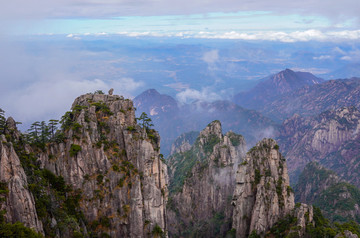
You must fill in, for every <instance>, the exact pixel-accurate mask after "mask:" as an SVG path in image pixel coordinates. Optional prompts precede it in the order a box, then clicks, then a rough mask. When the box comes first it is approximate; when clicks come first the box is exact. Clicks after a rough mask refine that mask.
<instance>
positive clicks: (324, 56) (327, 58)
mask: <svg viewBox="0 0 360 238" xmlns="http://www.w3.org/2000/svg"><path fill="white" fill-rule="evenodd" d="M333 58H334V57H333V56H331V55H320V56H315V57H313V59H314V60H329V59H333Z"/></svg>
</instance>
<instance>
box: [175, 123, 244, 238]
mask: <svg viewBox="0 0 360 238" xmlns="http://www.w3.org/2000/svg"><path fill="white" fill-rule="evenodd" d="M245 147H246V146H245V141H244V139H243V137H242V136H240V135H237V134H235V133H233V132H228V133H226V134H225V135H223V134H222V129H221V124H220V122H219V121H214V122H212V123H210V124H209V125H208V126H207V127H206V128H205V129H204V130H203V131H201V132H200V135H199V137H198V138H197V139H196V141H195V143H194V145H193V146H192V147H191V149H190V150H188V151H185V152H181V153H176V154H174V155H173V156H171V157H170V158H169V163H168V164H169V174H170V178H171V179H170V187H169V190H170V198H169V202H168V221H169V222H168V227H169V234H170V235H173V236H181V237H224V236H225V234H226V232H227V231H229V230H230V229H231V219H232V206H231V198H232V194H233V191H234V187H235V169H236V167H237V164H239V163H240V162H241V160H242V158H243V156H244V153H245Z"/></svg>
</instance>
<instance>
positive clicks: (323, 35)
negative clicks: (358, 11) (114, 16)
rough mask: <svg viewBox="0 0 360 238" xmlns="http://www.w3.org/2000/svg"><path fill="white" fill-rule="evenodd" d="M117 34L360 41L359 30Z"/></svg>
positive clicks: (266, 39)
mask: <svg viewBox="0 0 360 238" xmlns="http://www.w3.org/2000/svg"><path fill="white" fill-rule="evenodd" d="M118 34H120V35H124V36H129V37H144V36H151V37H182V38H200V39H229V40H263V41H280V42H306V41H321V42H325V41H353V40H359V39H360V30H343V31H324V32H323V31H320V30H315V29H310V30H306V31H294V32H282V31H262V32H254V33H242V32H237V31H230V32H223V33H217V32H176V33H158V32H119V33H118Z"/></svg>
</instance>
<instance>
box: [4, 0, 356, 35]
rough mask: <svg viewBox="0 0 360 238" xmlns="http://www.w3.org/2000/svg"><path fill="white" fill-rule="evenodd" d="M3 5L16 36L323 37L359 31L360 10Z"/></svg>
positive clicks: (247, 2) (104, 1)
mask: <svg viewBox="0 0 360 238" xmlns="http://www.w3.org/2000/svg"><path fill="white" fill-rule="evenodd" d="M1 5H2V6H1V8H0V16H1V18H2V19H3V21H4V24H1V25H2V27H3V28H4V29H3V31H7V32H8V33H16V34H24V33H25V34H27V33H29V34H33V33H40V34H46V33H48V34H50V33H55V34H58V33H61V34H70V33H72V34H74V33H78V34H79V33H81V34H84V33H101V32H107V33H119V32H121V33H129V32H149V31H150V32H152V33H154V32H155V33H162V34H167V33H174V32H182V33H183V32H188V31H190V32H191V33H194V32H195V33H198V32H212V33H213V32H216V33H219V34H220V33H223V32H232V31H235V32H236V33H239V32H240V33H251V32H253V31H257V32H258V31H276V32H279V31H281V32H286V33H290V32H294V31H306V30H310V29H311V30H318V31H321V32H323V33H325V34H326V32H334V31H344V30H351V31H354V30H358V27H359V12H360V4H359V1H358V0H342V1H339V0H317V1H315V0H301V1H299V0H272V1H269V0H256V1H255V0H195V1H194V0H170V1H169V0H52V1H49V0H12V1H3V2H2V3H1ZM5 23H6V24H5ZM343 34H344V33H343ZM345 34H346V33H345ZM352 34H353V33H352Z"/></svg>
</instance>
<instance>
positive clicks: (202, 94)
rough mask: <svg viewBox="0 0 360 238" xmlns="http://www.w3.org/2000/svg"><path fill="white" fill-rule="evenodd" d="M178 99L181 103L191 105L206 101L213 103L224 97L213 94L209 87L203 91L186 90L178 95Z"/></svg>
mask: <svg viewBox="0 0 360 238" xmlns="http://www.w3.org/2000/svg"><path fill="white" fill-rule="evenodd" d="M176 98H177V100H178V101H179V102H180V103H184V104H185V103H191V102H193V101H196V100H198V101H205V102H212V101H216V100H220V99H221V98H222V97H221V96H220V95H219V94H217V93H215V92H213V91H212V90H211V89H210V88H209V87H206V88H202V89H201V91H199V90H196V89H191V88H188V89H185V90H184V91H181V92H180V93H178V94H176Z"/></svg>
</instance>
